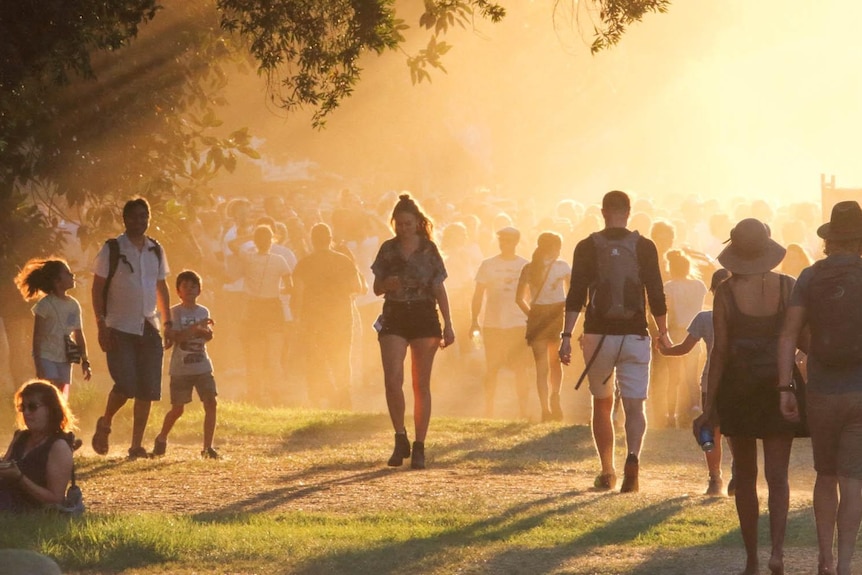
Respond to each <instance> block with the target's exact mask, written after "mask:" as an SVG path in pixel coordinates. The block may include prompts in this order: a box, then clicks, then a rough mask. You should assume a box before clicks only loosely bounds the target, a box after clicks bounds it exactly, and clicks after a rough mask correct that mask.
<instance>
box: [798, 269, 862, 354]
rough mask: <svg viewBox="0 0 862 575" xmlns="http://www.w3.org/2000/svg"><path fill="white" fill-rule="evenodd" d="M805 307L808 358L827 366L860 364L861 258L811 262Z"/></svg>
mask: <svg viewBox="0 0 862 575" xmlns="http://www.w3.org/2000/svg"><path fill="white" fill-rule="evenodd" d="M806 305H807V312H808V313H807V315H808V325H809V327H810V329H811V347H810V349H809V351H810V353H811V355H812V357H814V358H815V359H816V360H817V361H818V362H819V363H821V364H823V365H826V366H829V367H846V366H851V365H857V364H860V363H862V259H856V260H854V261H853V262H852V263H846V264H844V263H836V262H830V261H829V260H821V261H818V262H815V264H814V266H813V273H812V275H811V280H810V283H809V285H808V301H807V302H806Z"/></svg>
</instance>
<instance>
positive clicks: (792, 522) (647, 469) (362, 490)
mask: <svg viewBox="0 0 862 575" xmlns="http://www.w3.org/2000/svg"><path fill="white" fill-rule="evenodd" d="M78 391H79V397H78V398H77V399H76V402H77V403H78V407H77V408H76V409H78V411H79V412H80V413H81V414H82V430H83V431H82V433H81V435H82V437H83V438H84V439H85V448H84V449H82V450H81V451H80V452H79V453H78V454H76V461H77V470H78V477H79V482H80V484H81V486H82V488H83V490H84V495H85V501H86V503H87V505H88V510H87V513H86V514H85V515H84V516H83V517H82V518H78V519H72V520H68V519H65V518H58V517H56V516H49V515H41V514H40V515H36V516H28V517H18V516H0V547H3V548H9V547H12V548H24V549H32V550H36V551H39V552H42V553H45V554H47V555H49V556H51V557H53V558H54V559H55V560H56V561H57V562H58V563H59V564H60V565H61V567H62V568H63V570H64V573H68V574H75V573H88V574H95V573H99V574H107V573H112V574H113V573H124V574H133V573H134V574H146V575H151V574H166V573H172V574H179V575H190V574H193V573H199V574H204V573H224V574H228V573H230V574H252V573H257V574H301V575H311V574H342V573H344V574H355V573H363V574H364V573H368V574H380V575H388V574H392V575H394V574H396V573H423V574H425V573H427V574H450V573H461V574H494V575H496V574H525V575H526V574H536V573H570V574H592V573H595V574H632V575H641V574H643V575H646V574H653V573H660V574H668V575H674V574H718V573H736V572H738V571H739V570H740V569H741V567H742V564H743V559H744V554H743V551H742V545H741V541H740V537H739V532H738V527H737V522H736V514H735V510H734V505H733V501H732V500H731V499H728V498H711V497H706V496H704V495H701V494H702V492H703V490H704V489H705V487H706V473H705V469H704V466H703V463H702V455H701V454H700V452H699V450H698V448H697V446H696V445H695V443H694V440H693V438H692V437H691V434H690V433H689V432H687V431H683V430H655V431H650V432H649V434H648V437H647V442H646V447H645V451H644V453H643V456H642V473H641V491H640V493H638V494H626V495H621V494H619V493H606V492H597V491H594V490H593V489H592V481H593V477H594V475H595V473H596V471H597V469H596V458H595V455H594V451H593V447H592V441H591V437H590V432H589V428H588V427H587V426H585V425H563V424H530V423H527V422H521V421H510V420H482V419H473V418H464V417H458V418H456V417H449V418H445V417H435V418H434V420H433V421H432V430H431V433H430V435H429V438H428V441H427V452H428V469H427V470H425V471H412V470H410V469H409V468H408V467H407V466H405V467H403V468H397V469H391V468H388V467H386V465H385V462H386V459H387V458H388V456H389V453H390V451H391V442H392V434H391V429H390V427H389V423H388V417H387V416H386V415H385V414H383V413H374V412H363V413H357V412H352V413H351V412H329V411H314V410H308V409H288V408H284V409H282V408H272V409H261V408H255V407H251V406H248V405H246V404H243V403H239V402H233V401H223V402H222V404H221V406H220V413H219V418H220V420H219V429H218V432H217V439H218V441H217V443H218V444H219V445H220V446H221V451H222V453H223V454H224V458H223V459H222V460H220V461H205V460H201V459H200V458H199V457H198V452H199V451H200V445H199V441H200V439H199V437H200V425H201V418H202V413H201V410H200V407H199V404H193V405H192V407H191V408H190V409H189V410H188V412H187V415H186V416H185V417H183V418H182V419H181V420H180V422H179V423H178V425H177V428H176V430H175V433H174V435H173V436H172V438H171V439H172V440H171V443H170V445H169V448H168V453H167V455H166V456H165V457H163V458H159V459H149V460H139V461H134V462H128V461H126V460H125V459H124V457H123V456H124V455H125V449H126V448H127V447H128V438H129V432H130V417H131V413H130V410H129V409H125V410H124V411H123V412H121V414H120V415H119V416H118V418H117V419H116V420H115V425H114V432H113V433H112V436H111V439H112V450H111V453H110V454H109V455H108V456H107V457H100V456H97V455H95V454H94V453H93V452H92V451H91V450H90V448H89V438H90V434H91V433H92V427H93V421H94V418H95V414H96V412H97V410H98V407H99V405H98V404H99V403H100V402H101V401H102V397H101V394H98V393H94V394H93V395H92V397H90V398H88V396H87V391H86V390H85V389H83V388H82V389H80V390H78ZM165 407H166V406H165V405H163V404H157V405H156V406H155V407H154V410H153V415H152V419H151V424H150V429H148V434H147V438H148V442H149V443H148V446H150V445H151V442H152V436H153V435H154V434H155V427H156V424H157V423H158V422H160V421H161V417H162V415H163V414H164V408H165ZM0 416H2V421H8V420H9V419H8V418H9V417H11V416H12V412H11V408H8V407H6V406H4V407H3V408H2V410H0ZM10 435H11V430H8V429H4V430H3V433H0V440H3V441H4V443H5V442H8V439H9V436H10ZM618 452H619V453H620V456H621V455H622V447H621V445H619V444H618ZM726 460H727V458H726ZM621 465H622V458H621V457H620V461H619V466H620V467H621ZM725 474H726V476H727V475H729V464H726V465H725ZM812 485H813V474H812V471H811V455H810V445H809V443H808V441H807V440H799V441H798V442H797V444H796V445H795V447H794V451H793V459H792V462H791V489H792V493H791V498H792V502H791V512H790V518H789V525H788V536H787V551H786V564H787V573H790V574H794V573H798V574H802V573H814V572H815V571H816V569H815V567H816V558H817V554H816V547H815V538H814V523H813V515H812V512H811V487H812ZM760 492H761V502H762V505H761V508H762V509H763V510H764V513H765V498H766V489H765V485H764V484H763V481H762V480H761V489H760ZM767 531H768V530H767V518H766V516H765V515H764V516H763V517H762V518H761V537H760V540H761V554H760V556H761V562H762V565H763V569H762V570H763V572H764V573H765V572H767V570H766V559H767V558H768V553H769V547H768V532H767ZM857 559H859V558H857ZM859 566H860V569H859V570H860V571H862V563H860V564H859ZM0 573H2V566H0Z"/></svg>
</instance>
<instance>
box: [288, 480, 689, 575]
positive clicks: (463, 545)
mask: <svg viewBox="0 0 862 575" xmlns="http://www.w3.org/2000/svg"><path fill="white" fill-rule="evenodd" d="M576 497H577V498H578V499H575V498H576ZM684 500H685V498H679V499H676V500H669V501H663V502H661V503H657V504H655V505H651V506H649V507H646V508H644V509H639V510H637V511H634V512H633V513H630V514H627V515H625V516H622V517H618V518H616V519H613V520H612V521H609V522H608V523H606V524H604V525H603V526H602V527H599V528H597V529H595V530H593V531H590V532H589V533H586V534H584V535H583V536H580V537H576V538H574V539H572V540H571V541H569V542H567V543H565V544H564V545H561V546H558V547H555V548H553V549H550V550H542V549H539V550H537V549H535V548H518V549H513V550H511V551H508V550H507V551H504V552H503V553H499V554H497V555H495V556H493V557H490V558H486V557H484V556H482V554H481V553H478V554H477V553H476V551H475V549H476V548H479V549H481V548H483V547H487V546H496V545H499V544H500V543H501V542H506V541H508V540H511V539H514V538H517V537H519V536H521V535H523V534H524V533H526V532H529V531H530V530H532V529H537V528H540V527H541V526H543V525H544V524H546V523H548V522H552V521H554V522H556V521H559V518H560V517H565V518H569V517H571V519H572V520H573V521H576V520H577V518H578V517H584V516H589V515H588V514H589V513H590V510H589V507H590V506H591V505H592V504H593V503H595V502H596V501H597V499H596V498H581V497H580V494H578V493H574V492H572V493H565V494H562V495H559V496H554V497H546V498H541V499H536V500H531V501H527V502H524V503H521V504H518V505H516V506H513V507H511V508H510V509H509V510H507V511H506V512H505V513H501V514H498V515H494V516H493V517H490V518H487V519H483V520H481V521H476V522H473V523H470V524H468V525H465V526H463V527H456V528H453V529H447V530H445V531H443V532H441V533H439V534H437V535H433V536H430V537H425V538H415V539H410V540H407V541H398V542H394V543H384V544H381V545H378V546H375V547H369V548H365V549H352V550H347V551H343V552H341V553H336V554H331V555H328V556H326V557H324V558H317V559H314V560H310V561H308V562H307V563H306V564H304V565H300V566H299V567H296V568H292V569H291V570H290V572H291V573H294V574H301V575H311V574H317V573H375V575H388V574H390V573H393V574H394V573H400V572H403V571H404V569H405V565H410V566H411V567H410V570H411V571H413V572H430V571H440V572H442V571H441V570H445V569H446V568H447V566H449V567H455V566H457V567H458V568H459V570H464V569H468V570H469V566H468V565H464V564H463V563H462V562H461V561H460V559H459V557H460V555H461V554H462V553H463V552H469V554H470V556H471V557H481V558H480V559H479V560H481V561H482V565H481V568H479V569H478V571H479V572H483V573H512V572H515V573H517V572H527V571H524V570H523V569H522V568H519V569H517V570H515V571H513V566H527V565H529V566H530V567H529V573H547V572H550V571H552V570H554V569H555V568H557V567H558V566H559V565H560V564H561V563H563V562H565V560H567V559H568V558H570V557H572V556H578V555H580V554H583V552H584V551H585V549H589V548H591V547H593V546H598V545H623V544H626V543H628V542H630V541H632V540H633V539H635V538H636V537H637V536H638V535H639V534H641V533H643V532H644V531H646V530H648V529H649V528H651V527H653V526H655V525H657V524H660V523H661V522H663V521H665V520H666V519H667V518H668V517H670V516H672V515H674V514H676V513H678V512H679V511H680V510H681V509H682V501H684ZM471 548H472V551H468V550H469V549H471Z"/></svg>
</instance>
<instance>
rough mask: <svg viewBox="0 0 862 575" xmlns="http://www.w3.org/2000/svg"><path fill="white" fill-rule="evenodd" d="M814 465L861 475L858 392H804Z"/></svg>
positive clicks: (855, 476) (860, 400)
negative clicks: (806, 399)
mask: <svg viewBox="0 0 862 575" xmlns="http://www.w3.org/2000/svg"><path fill="white" fill-rule="evenodd" d="M808 428H809V429H810V430H811V449H812V451H813V452H814V469H816V470H817V473H820V474H822V475H832V476H836V475H837V476H840V477H849V478H851V479H862V456H860V454H862V392H855V393H836V394H821V393H809V394H808Z"/></svg>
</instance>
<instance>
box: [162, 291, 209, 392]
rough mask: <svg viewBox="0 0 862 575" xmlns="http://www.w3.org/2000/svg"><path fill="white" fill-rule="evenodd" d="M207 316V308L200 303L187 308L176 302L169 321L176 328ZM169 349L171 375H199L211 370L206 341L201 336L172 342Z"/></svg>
mask: <svg viewBox="0 0 862 575" xmlns="http://www.w3.org/2000/svg"><path fill="white" fill-rule="evenodd" d="M209 316H210V312H209V310H208V309H207V308H205V307H204V306H202V305H195V307H193V308H187V307H185V306H184V305H182V304H177V305H175V306H173V307H172V308H171V321H172V322H174V329H176V330H181V329H185V328H187V327H189V326H190V325H193V324H196V323H201V322H202V321H203V320H206V319H207V318H208V317H209ZM171 349H172V350H173V351H172V352H171V375H175V376H182V375H200V374H202V373H211V372H212V370H213V364H212V361H211V360H210V357H209V355H208V354H207V342H206V340H204V339H203V338H199V337H196V338H192V339H189V340H186V341H184V342H183V343H177V344H174V346H173V347H172V348H171Z"/></svg>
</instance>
